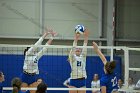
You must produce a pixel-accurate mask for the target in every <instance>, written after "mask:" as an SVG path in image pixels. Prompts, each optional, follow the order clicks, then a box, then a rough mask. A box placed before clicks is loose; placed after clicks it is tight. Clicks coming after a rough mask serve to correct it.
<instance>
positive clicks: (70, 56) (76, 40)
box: [69, 33, 80, 62]
mask: <svg viewBox="0 0 140 93" xmlns="http://www.w3.org/2000/svg"><path fill="white" fill-rule="evenodd" d="M79 37H80V35H79V34H76V33H75V36H74V41H73V47H72V49H71V50H70V53H69V62H72V60H73V55H74V52H75V49H76V47H77V42H78V39H79Z"/></svg>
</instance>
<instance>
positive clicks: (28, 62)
mask: <svg viewBox="0 0 140 93" xmlns="http://www.w3.org/2000/svg"><path fill="white" fill-rule="evenodd" d="M23 70H24V71H26V72H28V73H36V74H38V73H39V70H38V59H37V56H36V55H26V56H25V60H24V66H23Z"/></svg>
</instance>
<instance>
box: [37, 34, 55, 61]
mask: <svg viewBox="0 0 140 93" xmlns="http://www.w3.org/2000/svg"><path fill="white" fill-rule="evenodd" d="M50 34H51V37H50V38H49V40H48V41H47V43H46V44H45V45H46V46H48V45H50V44H51V43H52V41H53V39H54V37H55V36H56V35H57V33H56V32H53V31H52V32H51V33H50ZM46 51H47V47H43V49H41V50H40V51H39V52H38V53H37V59H39V58H40V57H41V56H42V55H44V53H45V52H46Z"/></svg>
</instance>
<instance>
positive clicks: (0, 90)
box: [0, 82, 2, 93]
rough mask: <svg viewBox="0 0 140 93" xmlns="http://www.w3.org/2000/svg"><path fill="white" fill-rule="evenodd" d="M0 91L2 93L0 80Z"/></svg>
mask: <svg viewBox="0 0 140 93" xmlns="http://www.w3.org/2000/svg"><path fill="white" fill-rule="evenodd" d="M0 93H2V83H1V82H0Z"/></svg>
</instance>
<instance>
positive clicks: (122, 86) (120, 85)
mask: <svg viewBox="0 0 140 93" xmlns="http://www.w3.org/2000/svg"><path fill="white" fill-rule="evenodd" d="M118 88H119V89H122V88H124V84H123V81H122V79H119V80H118Z"/></svg>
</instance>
